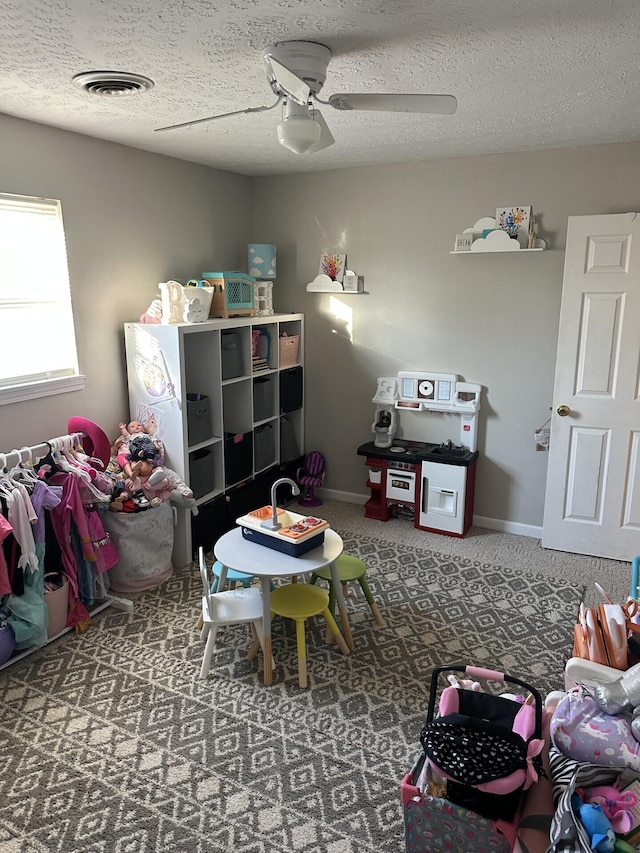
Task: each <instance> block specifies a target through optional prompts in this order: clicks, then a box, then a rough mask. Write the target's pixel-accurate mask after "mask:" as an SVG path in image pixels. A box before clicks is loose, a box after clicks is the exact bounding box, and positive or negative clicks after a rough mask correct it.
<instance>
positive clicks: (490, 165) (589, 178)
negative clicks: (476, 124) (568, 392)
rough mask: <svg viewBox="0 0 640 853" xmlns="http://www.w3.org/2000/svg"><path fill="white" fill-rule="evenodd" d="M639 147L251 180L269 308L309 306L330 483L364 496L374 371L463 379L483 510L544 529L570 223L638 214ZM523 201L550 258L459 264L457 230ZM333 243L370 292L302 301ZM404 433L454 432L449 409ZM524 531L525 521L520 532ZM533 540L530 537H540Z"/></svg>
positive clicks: (315, 438)
mask: <svg viewBox="0 0 640 853" xmlns="http://www.w3.org/2000/svg"><path fill="white" fill-rule="evenodd" d="M638 162H640V144H637V143H636V144H627V145H609V146H593V147H589V148H582V149H578V150H568V149H567V150H553V151H539V152H533V153H527V154H513V155H503V156H488V157H479V158H464V159H450V160H441V161H429V162H427V161H425V162H420V163H414V164H411V165H404V166H402V165H400V166H388V167H385V168H379V169H372V168H363V169H349V170H342V171H334V172H323V173H310V174H306V175H295V176H286V177H272V178H259V179H256V199H255V227H254V234H255V237H256V239H259V240H260V241H261V242H262V241H264V242H267V241H269V242H274V243H276V244H277V246H278V278H277V282H276V285H275V295H274V302H275V306H276V310H281V311H288V310H295V311H303V312H304V313H305V328H306V361H307V371H306V392H307V397H306V410H305V419H306V445H307V448H308V449H311V448H317V449H319V450H321V451H322V452H323V453H325V454H326V456H327V460H328V461H327V479H326V487H327V488H328V489H333V490H337V491H342V492H345V493H357V494H364V493H365V492H366V488H365V480H366V477H365V471H364V465H363V459H362V457H358V456H357V455H356V449H357V447H358V446H359V445H360V444H362V443H364V442H366V441H370V440H371V439H372V435H371V424H372V421H373V415H374V407H373V405H372V403H371V397H372V396H373V394H374V392H375V389H376V377H378V376H386V375H394V374H395V373H397V371H398V370H420V369H426V370H432V371H436V372H442V373H457V374H459V375H460V376H462V378H463V379H464V380H465V381H467V382H477V383H480V384H482V385H483V386H484V388H485V396H484V401H483V406H482V410H481V414H480V429H479V450H480V460H479V462H478V476H477V486H476V504H475V512H476V516H480V517H484V518H487V519H498V520H503V521H508V522H511V523H512V524H515V525H520V526H521V527H520V528H519V529H520V530H526V529H527V528H526V526H527V525H531V526H533V527H534V528H535V527H538V526H540V525H541V523H542V516H543V503H544V489H545V480H546V466H547V454H546V453H543V452H536V451H535V449H534V441H533V433H534V430H535V429H536V428H537V427H540V426H542V425H543V424H544V422H545V421H546V420H547V418H548V417H549V415H550V406H551V404H552V394H553V382H554V371H555V354H556V344H557V334H558V320H559V313H560V300H561V291H562V276H563V265H564V252H563V249H564V242H565V237H566V228H567V219H568V217H569V216H572V215H579V214H598V213H620V212H624V211H627V210H638V209H640V170H638ZM516 204H530V205H532V206H533V209H534V213H535V215H536V218H537V221H538V225H539V233H540V236H542V237H544V238H545V239H547V241H548V244H549V245H550V251H546V252H539V253H532V254H523V255H519V254H494V255H480V256H479V255H475V254H474V255H472V256H466V255H465V256H453V255H450V254H449V252H450V250H451V249H453V245H454V238H455V234H456V233H458V232H461V231H462V230H463V229H464V228H465V227H468V226H471V225H473V223H474V222H475V221H476V220H477V219H479V218H480V217H481V216H493V215H494V214H495V209H496V207H498V206H502V205H516ZM326 250H340V251H342V252H346V253H347V257H348V266H350V267H351V268H353V269H355V270H356V271H357V272H358V273H359V274H360V275H364V277H365V289H366V291H367V293H366V294H364V295H341V296H339V303H340V306H346V309H347V310H348V311H352V312H353V313H352V324H353V340H349V338H348V336H347V335H346V334H345V331H344V321H342V322H340V321H337V320H336V318H335V316H333V313H332V310H331V307H332V304H335V303H333V301H332V300H333V299H335V297H332V296H331V295H329V294H318V293H307V292H306V291H305V286H306V284H307V282H309V281H310V280H311V279H313V278H314V276H315V275H316V274H317V272H318V266H319V261H320V255H321V253H322V252H323V251H326ZM399 435H403V436H404V437H405V438H410V439H427V440H435V441H440V440H444V439H446V438H453V439H454V440H456V441H457V440H458V439H459V423H458V420H457V418H455V417H454V416H447V415H435V414H420V415H416V414H402V416H401V418H400V432H399ZM522 526H524V527H522ZM532 532H535V531H532Z"/></svg>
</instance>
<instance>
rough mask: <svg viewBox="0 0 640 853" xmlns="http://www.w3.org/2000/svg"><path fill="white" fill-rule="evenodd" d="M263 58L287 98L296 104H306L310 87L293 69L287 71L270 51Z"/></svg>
mask: <svg viewBox="0 0 640 853" xmlns="http://www.w3.org/2000/svg"><path fill="white" fill-rule="evenodd" d="M265 58H266V59H267V60H268V61H269V65H270V66H271V68H272V70H273V73H274V75H275V78H276V81H277V83H278V86H279V87H280V89H281V90H282V91H283V92H284V93H285V94H286V95H287V96H288V97H289V98H291V99H292V100H294V101H295V102H296V104H300V105H301V106H304V105H305V104H307V103H308V102H309V95H310V94H311V89H310V88H309V87H308V86H307V84H306V83H305V82H304V80H301V79H300V78H299V77H298V75H297V74H294V73H293V71H289V69H288V68H286V67H285V66H284V65H282V63H281V62H278V60H277V59H274V58H273V56H272V55H271V54H270V53H268V54H267V55H266V57H265Z"/></svg>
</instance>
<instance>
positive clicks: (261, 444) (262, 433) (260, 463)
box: [253, 424, 276, 471]
mask: <svg viewBox="0 0 640 853" xmlns="http://www.w3.org/2000/svg"><path fill="white" fill-rule="evenodd" d="M253 457H254V461H253V467H254V468H255V470H256V471H261V470H262V469H263V468H268V467H269V465H274V464H275V461H276V441H275V430H274V428H273V427H272V426H271V424H263V425H262V426H259V427H256V428H255V430H254V432H253Z"/></svg>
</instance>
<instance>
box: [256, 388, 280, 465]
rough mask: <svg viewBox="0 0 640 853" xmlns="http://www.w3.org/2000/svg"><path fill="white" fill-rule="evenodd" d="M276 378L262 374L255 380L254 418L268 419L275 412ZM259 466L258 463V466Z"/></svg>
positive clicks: (258, 419)
mask: <svg viewBox="0 0 640 853" xmlns="http://www.w3.org/2000/svg"><path fill="white" fill-rule="evenodd" d="M274 391H275V380H274V378H273V377H272V376H260V377H258V378H257V379H254V380H253V419H254V421H266V420H267V418H272V417H273V416H274V414H275V412H274V411H273V392H274ZM257 467H258V466H257V465H256V468H257Z"/></svg>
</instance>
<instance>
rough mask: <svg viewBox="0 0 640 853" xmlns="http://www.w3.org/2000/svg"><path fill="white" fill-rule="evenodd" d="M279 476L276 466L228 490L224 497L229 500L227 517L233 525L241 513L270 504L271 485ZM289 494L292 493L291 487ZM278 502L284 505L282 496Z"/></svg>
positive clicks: (244, 513)
mask: <svg viewBox="0 0 640 853" xmlns="http://www.w3.org/2000/svg"><path fill="white" fill-rule="evenodd" d="M278 477H279V473H278V469H277V468H275V467H274V468H272V469H271V470H270V471H263V472H262V473H261V474H258V475H257V476H256V477H254V478H253V480H248V481H247V482H246V483H240V485H238V486H234V487H233V488H232V489H229V490H228V491H227V493H226V494H225V496H224V497H225V500H226V502H227V519H228V521H229V522H230V525H231V526H233V527H235V523H236V518H240V516H241V515H246V514H247V513H249V512H252V511H253V510H254V509H260V507H263V506H270V504H271V485H272V484H273V482H274V481H275V480H277V479H278ZM278 491H279V489H278ZM283 494H284V493H283ZM289 495H291V489H290V488H289ZM278 503H279V506H282V505H283V504H282V501H281V498H280V496H278ZM229 529H231V527H230V528H229Z"/></svg>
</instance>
